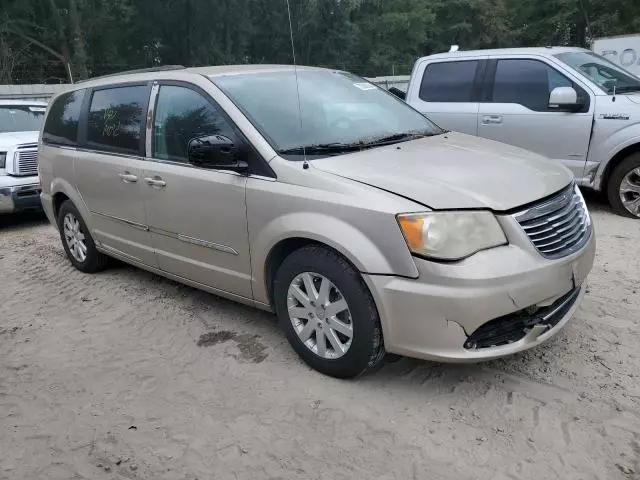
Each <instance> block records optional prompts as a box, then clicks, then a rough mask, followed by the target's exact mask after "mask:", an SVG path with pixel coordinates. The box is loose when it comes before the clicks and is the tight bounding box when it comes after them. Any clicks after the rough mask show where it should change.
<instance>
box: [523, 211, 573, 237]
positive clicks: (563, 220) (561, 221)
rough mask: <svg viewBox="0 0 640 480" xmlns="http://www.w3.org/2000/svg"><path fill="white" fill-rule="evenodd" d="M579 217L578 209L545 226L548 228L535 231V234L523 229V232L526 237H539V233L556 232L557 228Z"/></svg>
mask: <svg viewBox="0 0 640 480" xmlns="http://www.w3.org/2000/svg"><path fill="white" fill-rule="evenodd" d="M580 215H582V213H581V212H580V210H578V209H574V210H570V211H569V212H568V213H567V214H566V215H565V216H564V217H562V218H561V219H559V220H558V221H556V222H553V223H551V224H546V225H547V226H548V227H547V228H545V229H544V230H541V231H537V232H531V231H529V230H527V229H526V228H525V232H527V235H529V236H530V237H535V236H537V235H540V234H541V233H547V232H549V231H556V230H557V229H558V227H561V226H562V225H565V224H566V223H568V222H572V221H573V220H574V219H575V218H576V217H578V216H580Z"/></svg>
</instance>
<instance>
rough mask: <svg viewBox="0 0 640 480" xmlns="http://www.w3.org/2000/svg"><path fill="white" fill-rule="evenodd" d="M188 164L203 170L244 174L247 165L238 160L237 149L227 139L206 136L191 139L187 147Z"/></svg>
mask: <svg viewBox="0 0 640 480" xmlns="http://www.w3.org/2000/svg"><path fill="white" fill-rule="evenodd" d="M187 148H188V155H189V163H191V164H192V165H196V166H198V167H203V168H211V169H216V170H231V171H234V172H240V173H245V172H246V171H247V170H248V168H249V165H248V164H247V162H245V161H241V160H239V159H238V148H237V147H236V146H235V144H234V143H233V140H231V139H230V138H228V137H225V136H223V135H206V136H204V137H197V138H194V139H191V140H190V141H189V145H188V147H187Z"/></svg>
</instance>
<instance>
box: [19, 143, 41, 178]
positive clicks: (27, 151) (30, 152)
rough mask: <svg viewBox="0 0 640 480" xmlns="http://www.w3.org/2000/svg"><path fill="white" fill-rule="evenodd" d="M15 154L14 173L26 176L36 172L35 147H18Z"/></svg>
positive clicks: (36, 152) (36, 155)
mask: <svg viewBox="0 0 640 480" xmlns="http://www.w3.org/2000/svg"><path fill="white" fill-rule="evenodd" d="M16 155H17V158H16V165H15V167H16V168H15V175H18V176H27V175H37V174H38V149H37V148H34V147H29V148H19V149H18V151H17V154H16Z"/></svg>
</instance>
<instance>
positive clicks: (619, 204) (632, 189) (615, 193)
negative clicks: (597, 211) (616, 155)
mask: <svg viewBox="0 0 640 480" xmlns="http://www.w3.org/2000/svg"><path fill="white" fill-rule="evenodd" d="M607 197H608V199H609V204H610V205H611V208H612V209H613V211H614V212H615V213H617V214H618V215H622V216H625V217H631V218H635V219H639V218H640V152H638V153H634V154H632V155H630V156H629V157H627V158H626V159H624V160H623V161H622V162H621V163H620V164H619V165H618V166H617V167H615V168H614V170H613V172H612V173H611V176H610V177H609V181H608V182H607ZM623 198H624V200H626V201H623ZM625 203H626V205H625ZM629 207H631V208H633V210H634V211H631V210H630V209H629Z"/></svg>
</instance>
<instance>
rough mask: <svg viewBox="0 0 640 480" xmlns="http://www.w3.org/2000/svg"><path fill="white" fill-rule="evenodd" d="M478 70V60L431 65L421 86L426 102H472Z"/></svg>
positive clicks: (421, 95)
mask: <svg viewBox="0 0 640 480" xmlns="http://www.w3.org/2000/svg"><path fill="white" fill-rule="evenodd" d="M477 69H478V61H477V60H469V61H463V62H440V63H431V64H429V65H428V66H427V68H426V69H425V71H424V76H423V77H422V84H421V85H420V99H422V100H424V101H425V102H471V101H473V85H474V81H475V78H476V70H477Z"/></svg>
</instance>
